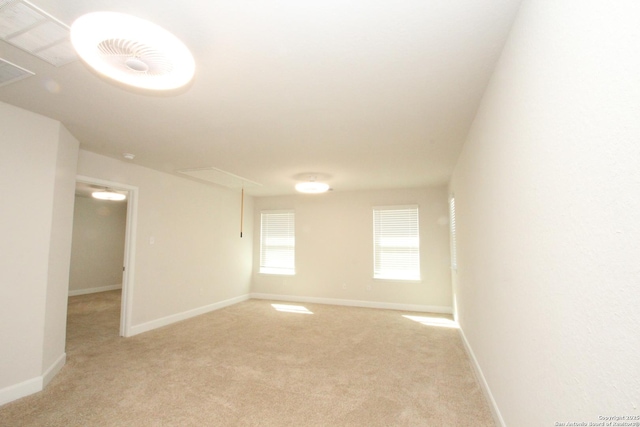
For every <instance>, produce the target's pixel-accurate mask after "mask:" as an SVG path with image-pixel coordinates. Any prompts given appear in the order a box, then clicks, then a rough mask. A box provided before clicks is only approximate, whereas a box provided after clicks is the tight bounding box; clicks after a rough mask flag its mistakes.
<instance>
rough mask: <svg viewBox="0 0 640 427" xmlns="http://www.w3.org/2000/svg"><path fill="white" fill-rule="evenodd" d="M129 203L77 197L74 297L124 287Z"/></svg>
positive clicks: (71, 288)
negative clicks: (123, 273)
mask: <svg viewBox="0 0 640 427" xmlns="http://www.w3.org/2000/svg"><path fill="white" fill-rule="evenodd" d="M126 224H127V202H126V200H124V201H108V200H98V199H94V198H93V197H81V196H76V197H75V205H74V210H73V240H72V245H71V271H70V274H69V291H70V293H71V294H78V293H82V292H90V291H91V290H96V289H98V290H99V289H104V288H113V287H114V286H120V285H122V266H123V265H124V245H125V231H126Z"/></svg>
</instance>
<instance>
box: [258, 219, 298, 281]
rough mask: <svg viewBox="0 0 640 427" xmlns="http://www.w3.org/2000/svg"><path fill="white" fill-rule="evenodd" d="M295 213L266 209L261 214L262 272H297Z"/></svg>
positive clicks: (288, 273) (289, 273)
mask: <svg viewBox="0 0 640 427" xmlns="http://www.w3.org/2000/svg"><path fill="white" fill-rule="evenodd" d="M295 249H296V239H295V213H294V212H293V211H264V212H262V213H261V214H260V273H265V274H287V275H293V274H295V273H296V264H295Z"/></svg>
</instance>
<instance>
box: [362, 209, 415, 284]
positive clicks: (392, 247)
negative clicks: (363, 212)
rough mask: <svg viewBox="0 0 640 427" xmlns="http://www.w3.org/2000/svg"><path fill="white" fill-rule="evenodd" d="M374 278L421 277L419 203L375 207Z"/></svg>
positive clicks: (413, 278)
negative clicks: (417, 204)
mask: <svg viewBox="0 0 640 427" xmlns="http://www.w3.org/2000/svg"><path fill="white" fill-rule="evenodd" d="M373 278H374V279H392V280H420V233H419V229H418V206H388V207H376V208H373Z"/></svg>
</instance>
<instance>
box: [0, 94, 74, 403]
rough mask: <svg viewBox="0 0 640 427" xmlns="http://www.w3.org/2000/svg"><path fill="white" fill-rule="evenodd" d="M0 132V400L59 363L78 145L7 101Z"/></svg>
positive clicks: (36, 383)
mask: <svg viewBox="0 0 640 427" xmlns="http://www.w3.org/2000/svg"><path fill="white" fill-rule="evenodd" d="M0 129H2V133H1V135H2V137H1V138H2V140H1V143H0V178H1V179H0V185H1V187H0V190H1V191H2V194H3V200H5V203H3V204H2V209H0V219H1V220H0V234H1V235H2V239H0V247H1V248H2V256H1V257H0V275H1V279H0V337H1V338H0V339H1V341H0V342H1V344H0V366H1V367H2V369H0V403H2V402H5V401H7V400H12V399H15V398H17V397H19V396H20V395H24V394H29V393H31V392H34V391H37V390H39V389H40V388H42V385H43V382H46V381H45V378H43V376H44V375H45V374H47V375H50V374H51V373H52V372H54V371H55V369H57V368H59V367H60V366H61V363H64V336H65V326H66V319H65V317H66V292H67V290H66V288H67V283H68V267H69V264H68V260H69V251H70V241H71V222H70V218H71V215H70V212H71V209H72V206H73V185H74V184H73V182H74V178H73V177H74V176H75V166H76V159H77V156H76V155H77V149H78V142H77V140H75V139H74V138H73V137H71V136H70V135H69V134H68V132H67V131H66V129H64V128H63V127H62V126H61V125H60V123H59V122H56V121H54V120H51V119H48V118H45V117H42V116H40V115H37V114H34V113H30V112H28V111H25V110H22V109H19V108H16V107H13V106H10V105H7V104H4V103H0ZM55 364H58V365H57V366H56V367H55V368H54V366H53V365H55ZM52 369H53V371H52Z"/></svg>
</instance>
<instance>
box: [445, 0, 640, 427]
mask: <svg viewBox="0 0 640 427" xmlns="http://www.w3.org/2000/svg"><path fill="white" fill-rule="evenodd" d="M638 22H640V4H639V3H638V2H636V1H629V0H622V1H617V2H615V3H606V2H599V1H586V2H585V1H575V0H554V1H551V2H548V1H535V0H534V1H528V0H525V1H524V2H523V4H522V6H521V9H520V12H519V15H518V18H517V20H516V22H515V24H514V26H513V28H512V31H511V34H510V37H509V40H508V42H507V44H506V46H505V49H504V51H503V54H502V57H501V59H500V61H499V63H498V65H497V68H496V70H495V72H494V75H493V76H492V79H491V82H490V84H489V87H488V88H487V91H486V93H485V95H484V98H483V101H482V103H481V106H480V108H479V111H478V113H477V116H476V118H475V121H474V123H473V125H472V128H471V131H470V133H469V136H468V139H467V141H466V143H465V145H464V148H463V151H462V153H461V155H460V158H459V160H458V163H457V166H456V168H455V172H454V175H453V179H452V181H451V185H450V188H451V191H452V192H453V193H454V194H455V197H456V213H457V221H456V224H457V236H458V239H457V246H458V257H457V259H458V271H457V274H456V277H455V282H456V289H455V298H456V304H457V307H458V319H459V322H460V325H461V327H462V330H463V331H464V336H465V337H466V340H467V342H468V344H469V347H470V349H471V351H472V353H473V354H474V356H475V362H476V363H477V365H476V366H477V367H478V368H479V370H480V372H481V376H482V379H483V381H484V382H485V383H486V385H487V386H488V387H487V390H488V392H489V394H490V396H491V398H492V399H493V401H494V403H495V406H494V408H495V409H496V411H497V415H498V418H499V419H500V422H501V423H502V424H503V425H508V426H524V427H526V426H552V425H559V424H558V423H561V422H567V421H571V422H583V423H585V424H584V425H586V423H588V422H594V423H597V422H601V421H602V420H601V419H600V418H599V417H601V416H612V415H616V416H620V415H632V416H638V415H639V414H640V409H639V408H640V364H638V349H640V334H639V333H638V331H639V330H640V310H639V309H638V307H640V292H639V291H638V289H640V267H639V266H640V263H639V262H638V260H640V221H639V216H638V212H640V197H639V195H640V172H639V171H640V168H639V165H640V144H639V143H638V141H640V120H638V117H639V114H640V79H639V78H638V70H640V53H639V52H640V26H639V25H638ZM563 425H564V424H563ZM576 425H578V424H576ZM581 425H582V424H581ZM594 425H597V424H594Z"/></svg>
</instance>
